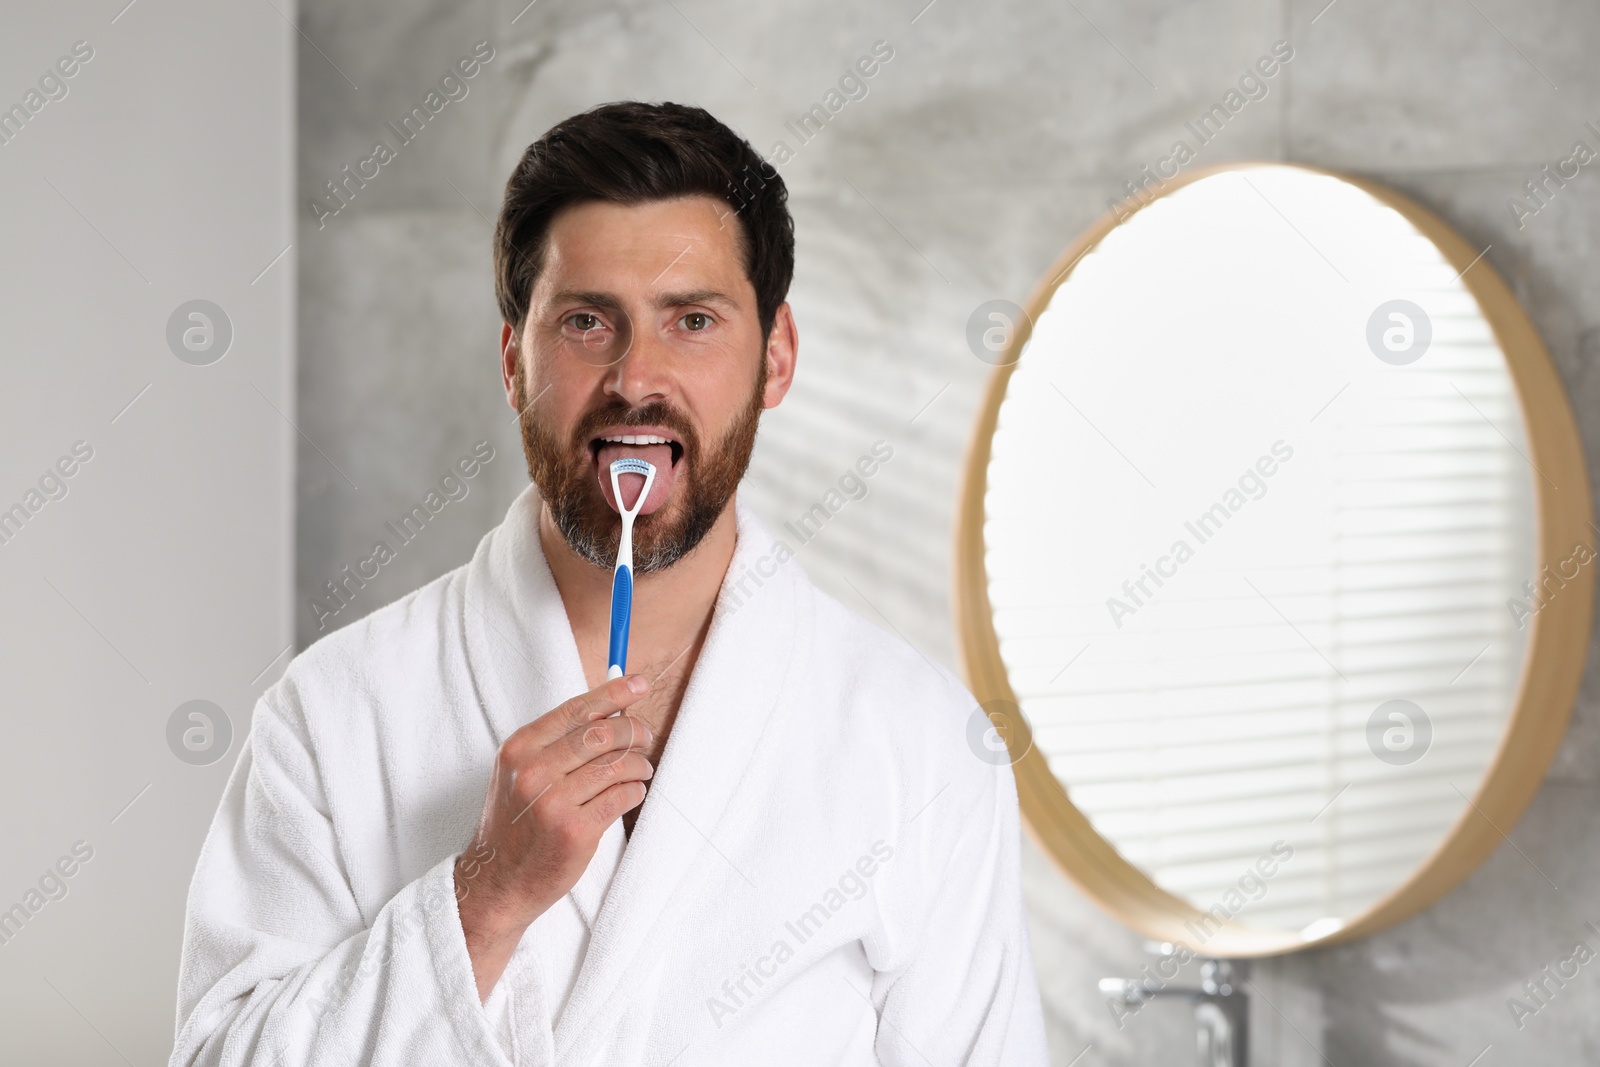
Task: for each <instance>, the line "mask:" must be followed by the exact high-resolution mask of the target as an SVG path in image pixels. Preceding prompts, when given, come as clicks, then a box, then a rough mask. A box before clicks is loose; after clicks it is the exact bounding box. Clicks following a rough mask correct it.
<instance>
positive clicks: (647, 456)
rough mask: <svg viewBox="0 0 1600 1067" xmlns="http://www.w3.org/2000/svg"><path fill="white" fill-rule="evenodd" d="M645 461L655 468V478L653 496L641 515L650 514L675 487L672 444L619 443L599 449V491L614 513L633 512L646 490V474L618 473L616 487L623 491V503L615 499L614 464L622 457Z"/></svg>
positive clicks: (641, 508) (603, 445) (641, 510)
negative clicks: (612, 477)
mask: <svg viewBox="0 0 1600 1067" xmlns="http://www.w3.org/2000/svg"><path fill="white" fill-rule="evenodd" d="M629 457H631V458H633V459H642V460H644V461H645V462H646V463H648V464H650V465H651V466H652V467H654V468H655V469H656V473H655V477H654V478H653V479H652V480H651V483H650V496H649V498H648V499H646V500H645V501H644V502H643V506H642V507H640V509H639V513H640V514H642V515H648V514H649V513H650V512H652V511H654V510H655V509H656V508H658V507H660V506H661V504H662V503H663V502H664V501H665V499H666V496H667V493H668V492H669V491H670V490H671V488H672V482H673V480H674V479H673V475H674V471H673V469H672V446H671V445H625V444H620V443H606V444H602V445H601V446H600V451H599V456H598V459H599V463H598V464H597V467H598V474H599V476H600V492H601V494H602V495H603V496H604V497H605V499H606V503H607V504H609V505H610V506H611V508H612V510H614V511H622V510H623V509H627V510H630V511H631V510H633V508H634V505H635V504H636V503H638V502H639V493H640V491H641V490H642V489H643V488H644V475H642V474H628V473H624V474H619V475H617V487H618V488H619V489H620V490H621V491H622V500H620V501H618V500H616V499H614V497H613V493H612V486H611V464H612V463H613V462H614V461H616V460H619V459H623V458H629Z"/></svg>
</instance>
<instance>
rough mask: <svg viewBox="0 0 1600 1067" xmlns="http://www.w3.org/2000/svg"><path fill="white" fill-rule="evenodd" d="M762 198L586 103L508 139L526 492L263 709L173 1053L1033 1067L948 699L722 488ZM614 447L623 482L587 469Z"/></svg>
mask: <svg viewBox="0 0 1600 1067" xmlns="http://www.w3.org/2000/svg"><path fill="white" fill-rule="evenodd" d="M786 199H787V193H786V190H785V188H784V185H783V182H782V180H781V178H779V177H778V175H777V172H776V171H775V170H773V169H772V168H770V167H769V166H767V165H766V164H765V163H763V162H762V160H761V157H760V156H759V155H758V154H756V152H755V151H754V149H753V148H751V146H750V145H749V144H748V143H747V142H745V141H744V140H743V139H741V138H740V137H738V136H737V135H736V134H734V133H733V132H732V131H731V130H729V129H728V128H727V127H726V126H724V125H723V124H722V123H720V122H718V121H717V120H716V119H714V118H713V117H712V116H711V115H709V114H707V113H706V112H705V111H703V110H701V109H699V108H692V107H685V106H681V105H676V104H659V105H647V104H641V103H634V102H624V103H616V104H608V105H604V106H601V107H597V108H595V109H592V110H590V111H587V112H584V113H582V114H580V115H577V116H574V117H573V118H571V119H568V120H566V121H564V122H562V123H560V124H558V125H557V126H555V127H553V128H552V129H551V130H550V131H549V132H547V133H546V134H545V135H544V137H542V138H541V139H540V140H539V141H537V142H536V143H534V144H533V145H532V146H530V147H529V148H528V150H527V152H526V153H525V155H524V156H523V158H522V160H521V162H520V163H519V164H518V166H517V168H516V170H515V172H514V173H513V174H512V176H511V178H510V180H509V182H508V183H507V186H506V194H505V201H504V204H503V207H502V210H501V214H500V218H499V221H498V224H497V226H496V231H495V273H496V289H497V295H498V298H499V304H500V311H501V315H502V317H503V319H504V326H503V328H502V332H501V342H500V353H501V373H502V378H503V381H504V385H505V390H506V396H507V400H508V401H509V402H510V404H511V405H512V406H513V408H514V409H515V410H516V411H517V412H518V413H519V417H520V422H521V427H522V436H523V444H524V449H525V451H526V454H527V461H528V470H529V473H530V475H531V481H532V484H531V485H530V486H529V487H528V488H527V489H526V490H525V491H524V492H523V493H522V494H521V496H519V497H518V498H517V500H516V501H515V502H514V503H513V504H512V505H511V508H510V510H509V511H508V512H507V514H506V517H505V520H504V521H503V522H502V523H501V524H500V525H499V526H498V527H496V528H495V529H493V530H491V531H490V532H489V533H488V534H487V535H486V536H485V537H484V538H483V540H482V542H481V543H480V545H479V546H478V549H477V552H476V554H475V555H474V556H473V558H472V560H471V561H470V562H468V563H466V564H465V565H463V566H462V567H460V568H459V569H457V570H455V571H452V572H451V573H449V574H446V575H444V576H443V577H441V578H439V579H438V580H436V581H434V582H432V583H430V584H429V585H426V586H424V587H423V588H421V589H419V590H417V591H416V592H414V593H412V594H410V595H409V596H406V597H404V598H403V599H401V600H399V601H397V602H395V603H393V604H390V605H388V606H387V607H384V608H382V609H380V610H378V611H376V612H374V613H373V614H372V615H370V616H368V617H367V618H365V619H362V620H360V621H359V622H356V623H354V624H352V625H350V626H347V627H345V628H344V629H342V630H340V631H337V632H335V633H333V634H331V635H329V636H328V637H325V638H323V639H322V640H320V641H318V642H317V643H316V644H314V645H312V646H311V647H310V648H308V649H307V650H305V652H303V653H302V654H300V655H299V656H297V657H296V658H295V659H294V661H293V662H292V663H291V664H290V666H289V668H288V670H287V672H286V673H285V675H284V677H283V678H282V679H281V680H280V681H278V682H277V683H276V684H274V685H273V686H272V687H271V688H270V689H269V690H268V691H267V692H266V693H265V694H264V695H263V696H262V698H261V700H260V702H259V703H258V705H257V707H256V709H255V712H254V718H253V721H252V723H251V728H250V734H249V737H248V739H247V741H246V742H245V744H244V745H243V746H242V749H241V752H240V756H239V762H238V764H237V766H236V767H235V768H234V771H233V774H232V776H231V777H230V779H229V782H228V785H227V789H226V792H225V794H224V796H223V799H222V802H221V805H220V808H219V810H218V812H217V815H216V817H215V819H214V821H213V822H212V825H211V829H210V832H209V835H208V836H207V839H206V843H205V847H204V849H203V850H202V853H201V856H200V860H199V864H198V866H197V868H196V871H195V876H194V881H193V884H192V886H191V889H190V896H189V905H188V913H187V918H186V926H185V937H184V947H183V957H182V967H181V973H180V980H179V1003H178V1020H177V1033H176V1041H175V1047H174V1051H173V1055H172V1061H171V1062H172V1064H174V1065H207V1064H214V1065H241V1064H262V1065H267V1064H281V1065H285V1067H288V1065H311V1064H329V1065H350V1067H354V1065H356V1064H401V1063H404V1064H419V1063H420V1064H465V1063H474V1064H494V1065H506V1067H509V1065H512V1064H517V1065H535V1064H537V1065H555V1064H562V1065H568V1064H607V1065H609V1064H653V1065H658V1067H666V1065H668V1064H674V1065H677V1067H691V1065H695V1064H752V1063H760V1064H773V1063H792V1064H827V1065H830V1067H831V1065H837V1064H894V1065H907V1067H909V1065H912V1064H929V1063H932V1064H946V1063H963V1064H996V1065H998V1064H1006V1065H1016V1064H1024V1065H1032V1064H1043V1063H1044V1062H1045V1045H1044V1034H1043V1022H1042V1017H1041V1011H1040V1005H1039V996H1038V990H1037V986H1036V983H1035V978H1034V973H1033V963H1032V956H1031V952H1030V949H1029V943H1028V933H1027V927H1026V924H1025V921H1024V914H1023V907H1022V899H1021V891H1020V887H1019V874H1018V849H1019V833H1018V815H1017V800H1016V789H1015V784H1014V781H1013V778H1012V775H1011V769H1010V767H1009V765H1007V764H1005V763H1004V762H1000V763H999V764H998V765H997V764H996V762H995V761H993V760H992V759H983V758H980V756H979V755H978V754H975V753H974V752H973V750H972V749H971V748H970V747H969V745H968V742H967V740H966V739H967V731H968V726H969V723H970V722H971V720H972V716H973V714H974V712H975V709H976V702H975V701H974V700H973V698H972V696H971V695H970V694H969V693H968V692H967V691H966V690H965V689H964V688H963V687H962V686H961V684H960V683H959V682H958V681H957V680H956V679H955V678H954V677H952V676H951V675H950V674H949V673H948V672H947V671H945V670H943V669H942V668H938V667H935V666H933V665H932V664H931V663H930V662H929V661H928V660H927V659H925V658H924V657H923V656H921V655H920V654H919V653H917V652H916V651H914V650H912V649H911V648H909V647H908V646H906V645H905V644H904V643H903V642H900V641H898V640H896V639H894V638H892V637H890V636H889V635H887V634H885V633H884V632H882V631H880V630H878V629H877V628H875V627H873V626H871V625H869V624H867V623H866V622H865V621H863V620H862V619H860V618H859V617H857V616H856V615H854V614H853V613H851V612H849V611H848V610H846V609H845V608H844V607H842V606H841V605H840V604H838V603H837V602H836V601H834V600H832V599H831V598H829V597H827V596H825V595H824V594H822V593H821V592H820V591H818V590H817V589H816V588H815V587H814V586H812V584H811V583H810V582H809V581H808V580H807V578H806V576H805V575H804V573H803V572H802V571H801V570H800V568H799V567H798V565H796V564H794V563H793V562H791V561H789V560H788V558H787V554H786V553H781V552H780V553H777V554H776V555H777V558H778V563H777V564H773V562H772V561H773V557H774V552H773V546H774V545H775V544H776V543H777V541H778V539H777V538H775V537H774V536H773V534H772V533H771V531H770V530H768V529H767V527H766V526H765V525H764V524H763V523H762V522H761V520H759V519H758V518H757V517H756V516H755V515H754V514H753V513H752V512H751V511H750V510H749V509H748V508H747V507H745V506H744V505H743V504H741V503H739V501H738V498H737V492H736V491H737V488H738V485H739V482H740V480H741V478H742V477H743V475H744V472H745V469H746V466H747V465H748V463H749V460H750V454H751V451H752V449H753V447H754V445H755V440H756V431H757V427H758V425H759V422H760V416H761V412H762V411H763V410H764V409H766V408H771V407H774V406H776V405H777V404H778V403H779V402H780V401H782V399H783V397H784V395H785V394H786V393H787V391H788V389H789V386H790V384H791V382H792V381H793V378H794V372H795V364H796V357H797V354H798V335H797V331H796V328H795V322H794V318H793V315H792V313H791V310H790V307H789V304H788V303H787V300H786V297H787V294H788V289H789V284H790V280H791V278H792V276H793V269H794V235H793V222H792V220H791V218H790V215H789V212H788V208H787V206H786V203H785V201H786ZM626 457H632V458H636V459H642V460H645V461H647V462H649V463H650V464H652V465H653V466H654V468H655V471H656V474H655V477H654V480H653V482H652V483H651V485H650V487H649V492H648V494H646V495H645V496H644V498H643V499H642V500H640V499H638V497H639V495H640V490H641V487H640V485H639V484H638V481H640V480H642V479H636V476H629V477H628V484H627V485H625V486H622V485H620V482H619V487H621V488H622V490H623V495H624V496H625V497H626V498H627V499H624V500H618V499H616V493H615V491H614V489H613V486H612V484H611V480H610V478H609V477H608V476H607V475H608V470H609V465H610V463H611V462H612V461H613V460H615V459H618V458H626ZM622 507H626V508H630V509H631V508H634V507H637V508H638V509H639V518H638V520H637V525H636V526H635V529H634V533H635V538H634V569H635V572H636V574H637V578H636V582H635V587H634V596H633V609H632V610H633V616H632V627H631V630H632V635H633V636H632V642H631V646H632V647H631V649H630V650H629V656H628V659H629V663H628V669H629V673H627V674H625V675H624V676H622V677H618V678H615V679H612V680H609V681H608V680H607V679H606V674H607V666H608V664H607V659H608V656H607V638H608V634H609V624H610V611H611V584H612V568H613V566H614V565H615V563H616V559H617V553H618V545H619V536H620V528H621V523H620V517H619V515H618V510H619V508H622ZM757 563H760V564H765V566H763V567H762V569H761V573H762V576H763V581H762V582H761V583H760V584H759V587H758V588H757V590H756V591H755V592H754V594H753V595H751V596H749V597H748V598H745V599H742V600H740V601H739V602H738V604H737V607H738V611H737V613H735V612H734V611H733V610H732V608H733V604H732V599H733V598H732V597H730V596H729V595H726V594H725V593H724V590H725V589H726V588H727V587H728V585H729V584H731V583H729V576H730V575H735V574H743V573H745V571H746V569H747V568H749V567H751V566H753V565H755V564H757Z"/></svg>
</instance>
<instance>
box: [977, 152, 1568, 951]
mask: <svg viewBox="0 0 1600 1067" xmlns="http://www.w3.org/2000/svg"><path fill="white" fill-rule="evenodd" d="M1116 214H1120V215H1121V216H1122V217H1121V218H1118V217H1116V215H1115V214H1114V215H1113V216H1111V217H1108V218H1106V219H1104V220H1103V221H1102V222H1101V223H1100V224H1098V225H1097V226H1096V227H1094V228H1093V229H1092V230H1091V231H1090V232H1089V233H1087V234H1085V235H1084V236H1083V237H1081V238H1080V239H1079V240H1078V241H1077V242H1076V243H1075V244H1074V245H1073V247H1072V248H1070V249H1068V251H1067V253H1066V254H1065V255H1064V256H1063V257H1062V259H1061V260H1060V261H1059V262H1058V263H1057V264H1056V266H1055V267H1054V268H1053V269H1052V271H1051V273H1050V274H1049V276H1048V277H1047V278H1046V280H1045V281H1044V282H1043V283H1042V284H1041V285H1040V287H1039V289H1038V290H1037V292H1036V293H1035V294H1034V296H1033V297H1032V298H1031V300H1030V303H1029V305H1028V306H1027V307H1026V308H1024V309H1019V310H1020V312H1021V313H1020V314H1018V315H1016V316H1014V317H1015V319H1016V321H1015V322H1014V323H1013V322H1010V321H1008V320H1007V318H1006V316H1004V315H1003V314H1002V315H1001V316H1000V317H999V318H998V319H997V320H996V322H997V323H998V326H997V327H996V328H997V329H999V330H1000V331H1001V340H1002V342H1003V343H1002V344H1001V345H1000V346H999V348H998V351H996V352H995V353H994V362H995V363H996V364H997V366H996V370H995V373H994V377H993V379H992V381H991V386H990V390H989V394H988V396H987V398H986V401H985V403H984V405H983V406H982V408H981V410H980V415H979V420H978V426H977V430H976V434H975V437H974V440H973V445H972V448H971V452H970V455H969V459H968V466H967V471H966V477H965V484H964V488H963V500H962V505H961V514H960V521H959V535H958V545H957V567H958V581H957V586H958V589H957V597H956V600H957V605H956V607H957V612H958V624H959V627H960V631H961V639H962V645H963V654H964V659H965V664H966V667H967V673H968V681H969V684H970V686H971V688H972V690H973V692H974V693H975V694H977V695H978V698H979V700H980V701H982V702H984V706H985V709H986V710H987V711H988V712H989V714H990V717H991V719H992V720H993V721H994V723H995V725H996V728H997V730H996V733H997V734H998V735H999V736H1003V737H1004V738H1005V740H1006V743H1007V744H1008V746H1009V751H1010V756H1011V759H1012V760H1013V762H1014V764H1015V769H1016V774H1017V782H1018V791H1019V794H1020V796H1021V800H1022V804H1023V807H1024V811H1025V814H1026V816H1027V820H1028V823H1029V825H1030V827H1031V828H1032V829H1033V831H1034V833H1035V836H1036V838H1037V839H1038V840H1039V841H1040V842H1041V844H1042V845H1043V846H1044V848H1045V849H1046V850H1047V851H1048V852H1049V853H1051V854H1052V855H1053V856H1054V857H1055V858H1056V860H1057V861H1058V862H1059V863H1060V864H1061V866H1062V867H1063V869H1064V870H1065V871H1066V872H1067V874H1068V875H1069V876H1071V877H1072V878H1073V879H1074V880H1075V881H1077V882H1078V883H1079V884H1080V885H1081V886H1082V887H1083V888H1084V889H1085V890H1086V891H1087V892H1088V893H1089V894H1090V895H1091V896H1092V897H1094V898H1095V899H1097V900H1098V901H1100V902H1101V903H1102V904H1103V905H1105V906H1106V907H1107V908H1109V909H1110V910H1111V911H1112V912H1113V913H1114V914H1116V915H1118V916H1119V917H1121V918H1122V919H1123V920H1124V921H1126V922H1127V923H1129V924H1130V925H1132V926H1133V927H1135V928H1136V929H1139V930H1141V931H1142V932H1144V933H1145V934H1147V935H1149V936H1151V937H1155V938H1157V939H1160V940H1165V941H1170V942H1176V943H1182V944H1185V945H1187V946H1189V947H1190V949H1191V950H1192V951H1194V952H1196V953H1197V954H1203V955H1208V956H1240V955H1262V954H1269V953H1274V952H1282V951H1288V950H1290V949H1294V948H1299V947H1303V946H1305V945H1307V944H1311V943H1318V942H1327V941H1331V940H1338V939H1344V938H1348V937H1354V936H1358V935H1360V934H1363V933H1368V932H1371V931H1373V930H1375V929H1378V928H1379V927H1381V926H1384V925H1387V924H1389V923H1392V922H1394V921H1396V920H1398V919H1400V918H1402V917H1404V916H1406V915H1408V914H1411V913H1413V912H1415V911H1417V910H1418V909H1420V908H1422V907H1424V906H1426V905H1427V904H1429V903H1431V902H1433V901H1434V900H1436V899H1437V898H1438V897H1439V896H1441V895H1443V894H1444V893H1445V892H1447V891H1448V890H1449V889H1450V888H1451V887H1452V886H1454V885H1455V884H1456V883H1458V882H1459V881H1460V880H1461V879H1462V878H1463V877H1465V876H1466V874H1467V873H1468V872H1469V871H1470V870H1471V869H1472V868H1473V867H1474V866H1475V865H1476V864H1477V863H1478V862H1480V861H1481V860H1482V859H1483V858H1484V857H1485V856H1486V855H1487V854H1488V853H1489V852H1490V851H1492V850H1493V849H1494V848H1495V847H1496V846H1497V845H1498V844H1499V843H1500V842H1501V841H1502V840H1503V833H1504V831H1506V830H1509V829H1510V827H1511V825H1512V824H1513V823H1514V822H1515V820H1516V819H1517V817H1518V816H1519V815H1520V814H1521V811H1522V809H1523V808H1524V807H1525V805H1526V804H1527V802H1528V800H1529V799H1530V798H1531V796H1532V794H1533V791H1534V789H1535V788H1536V787H1537V785H1538V783H1539V781H1540V779H1541V778H1542V776H1543V773H1544V770H1545V768H1546V766H1547V765H1548V763H1549V760H1550V757H1551V756H1552V755H1553V753H1554V751H1555V748H1556V746H1557V744H1558V743H1559V741H1560V738H1561V734H1562V730H1563V727H1564V725H1565V723H1566V720H1567V717H1568V714H1569V712H1570V709H1571V705H1572V701H1573V699H1574V697H1575V694H1576V691H1577V685H1578V681H1579V676H1580V673H1581V670H1582V666H1583V662H1584V654H1585V651H1586V648H1587V644H1588V634H1589V622H1590V610H1591V595H1592V586H1593V568H1592V567H1590V566H1588V564H1589V563H1590V562H1591V561H1592V560H1593V558H1594V552H1593V551H1592V549H1593V546H1594V544H1595V542H1594V539H1593V537H1592V536H1591V533H1592V531H1593V528H1592V526H1591V525H1590V518H1589V516H1590V503H1589V491H1588V480H1587V475H1586V473H1585V469H1584V465H1583V460H1582V453H1581V450H1580V447H1579V442H1578V437H1577V432H1576V428H1575V425H1574V423H1573V419H1572V416H1571V412H1570V410H1569V408H1568V405H1567V401H1566V397H1565V394H1564V392H1563V390H1562V388H1561V385H1560V382H1559V379H1558V378H1557V377H1556V375H1555V372H1554V370H1553V368H1552V367H1551V365H1550V362H1549V359H1548V357H1547V356H1546V354H1545V352H1544V349H1543V347H1542V345H1541V343H1540V341H1539V339H1538V336H1537V334H1536V333H1535V331H1534V330H1533V328H1532V326H1531V324H1530V323H1529V322H1528V320H1527V318H1526V316H1525V315H1524V314H1523V313H1522V311H1521V309H1520V308H1519V307H1518V306H1517V304H1516V302H1515V301H1514V299H1513V298H1512V297H1511V295H1510V293H1509V291H1508V290H1507V289H1506V287H1505V285H1504V284H1503V283H1502V282H1501V281H1500V280H1499V278H1498V277H1497V276H1496V275H1495V274H1494V272H1493V271H1492V270H1491V268H1490V267H1489V265H1488V264H1487V263H1486V262H1485V261H1484V260H1483V257H1482V255H1481V254H1480V252H1479V251H1478V250H1477V249H1475V248H1473V247H1472V246H1470V245H1468V244H1467V243H1466V242H1465V241H1463V240H1462V239H1461V238H1460V237H1458V236H1457V235H1455V234H1454V233H1453V232H1451V231H1450V230H1449V228H1448V227H1447V226H1445V225H1444V224H1443V223H1442V222H1441V221H1440V220H1439V219H1438V218H1436V217H1435V216H1433V215H1432V214H1430V213H1429V212H1427V211H1426V210H1425V209H1423V208H1421V207H1420V206H1418V205H1416V204H1414V203H1412V202H1410V201H1408V200H1406V199H1405V198H1403V197H1401V196H1399V195H1398V194H1395V193H1393V192H1392V191H1389V190H1386V189H1384V188H1382V187H1380V186H1377V185H1374V184H1373V183H1370V182H1366V181H1363V180H1357V179H1352V178H1348V177H1342V176H1339V175H1334V174H1331V173H1327V172H1324V171H1319V170H1315V169H1311V168H1306V167H1300V166H1288V165H1279V164H1247V165H1239V166H1230V167H1225V168H1221V169H1216V170H1212V171H1206V172H1201V173H1198V174H1195V175H1193V176H1191V177H1188V178H1187V179H1185V180H1182V181H1177V182H1171V183H1168V185H1167V186H1166V187H1165V188H1164V190H1163V192H1162V195H1160V196H1159V197H1155V198H1152V199H1150V200H1149V202H1148V203H1147V204H1145V205H1143V206H1141V207H1139V208H1138V209H1137V210H1135V211H1132V212H1131V213H1130V212H1127V211H1122V212H1118V213H1116ZM1012 327H1014V328H1012ZM980 721H981V720H980Z"/></svg>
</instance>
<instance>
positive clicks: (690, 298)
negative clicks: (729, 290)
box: [656, 289, 739, 308]
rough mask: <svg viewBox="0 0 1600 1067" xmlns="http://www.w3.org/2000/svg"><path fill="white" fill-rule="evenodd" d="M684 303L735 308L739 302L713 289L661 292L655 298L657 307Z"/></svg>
mask: <svg viewBox="0 0 1600 1067" xmlns="http://www.w3.org/2000/svg"><path fill="white" fill-rule="evenodd" d="M684 304H721V305H722V306H724V307H729V308H737V307H738V306H739V302H738V301H737V300H735V299H734V298H733V297H731V296H729V295H727V294H726V293H720V292H718V291H717V290H715V289H690V290H688V291H686V292H681V293H662V294H661V296H660V297H659V298H658V299H657V300H656V306H657V307H664V308H672V307H682V306H683V305H684Z"/></svg>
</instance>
